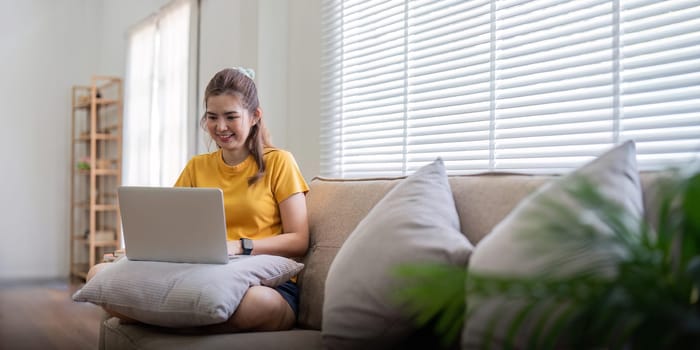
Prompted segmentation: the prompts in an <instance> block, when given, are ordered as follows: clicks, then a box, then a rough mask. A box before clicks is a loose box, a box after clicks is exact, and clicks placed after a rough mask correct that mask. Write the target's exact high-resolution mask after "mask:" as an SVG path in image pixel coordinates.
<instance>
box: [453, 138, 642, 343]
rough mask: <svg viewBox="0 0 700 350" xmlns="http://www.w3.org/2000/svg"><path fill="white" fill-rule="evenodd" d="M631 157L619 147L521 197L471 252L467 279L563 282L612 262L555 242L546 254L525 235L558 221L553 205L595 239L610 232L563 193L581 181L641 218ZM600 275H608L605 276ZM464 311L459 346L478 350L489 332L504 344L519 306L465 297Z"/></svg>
mask: <svg viewBox="0 0 700 350" xmlns="http://www.w3.org/2000/svg"><path fill="white" fill-rule="evenodd" d="M635 157H636V155H635V147H634V144H633V143H632V142H626V143H623V144H621V145H619V146H617V147H614V148H613V149H612V150H610V151H608V152H606V153H605V154H603V155H601V156H600V157H599V158H597V159H595V160H594V161H592V162H590V163H588V164H587V165H585V166H583V167H581V168H580V169H578V170H576V171H575V172H573V173H571V174H569V175H567V176H565V177H562V178H560V179H558V180H555V181H552V182H550V183H548V184H546V185H544V186H542V187H541V188H540V189H539V190H537V191H536V192H535V193H533V194H531V195H530V196H528V197H526V198H525V199H524V200H523V201H522V202H521V203H520V204H519V205H518V206H517V207H516V208H515V209H514V210H513V211H512V212H511V213H510V214H509V215H508V216H507V217H506V218H505V219H504V220H503V221H502V222H500V223H499V224H498V225H496V227H494V229H493V230H492V231H491V233H490V234H489V235H488V236H486V237H485V238H484V239H483V240H482V241H481V242H480V243H479V244H478V245H477V246H476V248H475V249H474V254H473V256H472V258H471V261H470V263H469V273H475V274H481V275H484V274H489V275H498V276H505V277H508V276H520V277H524V276H529V277H535V276H537V275H538V274H540V273H543V272H545V271H551V270H552V267H554V266H556V267H557V270H556V272H557V273H558V274H559V275H560V276H562V275H568V274H570V273H573V272H575V271H578V270H580V269H581V268H584V267H585V268H591V266H592V265H591V263H592V262H594V261H600V260H598V259H603V258H607V257H610V256H614V255H611V254H615V252H614V251H611V250H610V249H606V247H598V248H596V250H587V251H585V253H581V252H580V251H576V250H574V249H576V247H571V246H570V245H565V243H561V242H559V241H556V242H551V245H552V246H550V245H548V246H547V249H533V246H534V245H533V244H532V241H529V240H528V237H532V236H528V235H532V233H536V232H543V231H546V230H548V227H549V226H548V225H550V224H551V223H553V222H560V220H561V217H560V216H558V215H559V213H557V212H556V211H554V210H552V203H556V205H557V206H558V207H561V208H566V209H567V210H569V211H571V212H573V213H580V215H581V216H580V218H579V220H585V223H582V224H585V225H588V226H587V227H589V226H590V227H594V228H595V229H596V233H597V234H606V232H609V228H608V227H606V225H605V224H604V223H603V222H602V221H601V220H600V219H599V218H598V217H596V216H595V215H587V214H586V210H585V209H584V208H583V207H582V206H581V204H580V202H578V201H577V200H576V199H575V198H573V196H572V194H571V193H570V192H568V188H570V187H571V186H574V185H576V184H577V183H579V181H580V179H581V178H583V179H585V180H586V181H588V182H589V183H590V184H592V185H593V186H595V187H596V188H597V189H598V190H599V191H600V192H601V194H602V195H603V196H604V197H605V198H606V199H608V200H610V201H612V202H614V203H617V204H619V205H620V206H621V207H622V208H623V209H624V211H625V212H626V213H627V214H629V215H630V216H631V217H633V218H636V219H640V218H642V216H643V210H644V209H643V201H642V192H641V185H640V180H639V173H638V172H637V166H636V158H635ZM577 224H578V223H577V222H575V221H574V222H571V223H570V225H572V227H573V225H577ZM562 256H567V257H568V262H569V263H567V264H566V265H558V264H556V263H555V262H559V261H561V260H560V259H561V257H562ZM599 271H600V272H601V273H611V271H608V270H599ZM467 283H469V280H468V282H467ZM467 305H468V307H467V311H468V318H467V320H466V323H465V328H464V332H463V334H462V345H463V348H465V349H470V348H477V347H480V346H481V341H483V339H484V335H485V334H487V332H489V331H493V332H494V333H492V339H499V340H501V339H504V337H505V336H506V334H507V333H506V332H507V326H506V324H508V323H509V322H511V321H512V320H513V318H514V317H515V315H513V314H512V313H513V312H510V313H509V310H513V309H514V308H513V306H516V305H519V304H518V301H515V300H505V299H504V298H503V297H499V296H492V297H478V296H471V295H467ZM552 310H556V308H555V309H552ZM550 311H551V310H550ZM494 315H497V320H498V322H497V323H491V321H492V320H494V321H495V320H496V318H494ZM525 322H527V321H525ZM491 327H493V329H490V328H491ZM525 332H527V331H525ZM527 338H529V334H527V333H525V334H519V338H518V339H527ZM501 345H502V344H500V345H496V347H499V346H501Z"/></svg>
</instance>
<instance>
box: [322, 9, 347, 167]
mask: <svg viewBox="0 0 700 350" xmlns="http://www.w3.org/2000/svg"><path fill="white" fill-rule="evenodd" d="M321 6H322V7H321V14H322V16H321V21H322V22H321V27H322V33H321V41H322V43H321V50H322V51H321V135H320V146H321V152H320V153H321V175H323V176H340V174H341V170H342V168H341V160H342V153H341V149H342V143H341V140H342V139H341V132H342V129H341V125H342V124H341V121H342V119H341V117H342V114H341V106H342V101H343V100H342V87H343V85H342V81H343V70H342V65H341V63H342V57H343V46H342V43H343V35H342V34H343V33H342V25H343V8H342V4H341V1H340V0H326V1H323V3H322V4H321Z"/></svg>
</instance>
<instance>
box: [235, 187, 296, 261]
mask: <svg viewBox="0 0 700 350" xmlns="http://www.w3.org/2000/svg"><path fill="white" fill-rule="evenodd" d="M279 208H280V216H281V218H282V233H281V234H279V235H277V236H274V237H267V238H262V239H256V240H254V241H253V252H252V254H271V255H279V256H284V257H288V258H292V257H299V256H304V255H305V254H306V250H307V249H308V248H309V221H308V217H307V215H306V197H305V196H304V193H302V192H298V193H295V194H293V195H291V196H289V197H288V198H287V199H285V200H283V201H282V202H280V203H279ZM230 243H233V244H235V245H237V247H235V248H234V251H237V252H242V249H241V248H240V241H232V242H230ZM229 251H230V250H229Z"/></svg>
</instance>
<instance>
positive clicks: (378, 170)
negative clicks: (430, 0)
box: [341, 0, 406, 177]
mask: <svg viewBox="0 0 700 350" xmlns="http://www.w3.org/2000/svg"><path fill="white" fill-rule="evenodd" d="M342 6H343V8H342V11H343V25H342V45H343V49H342V51H343V52H342V64H341V69H342V71H343V73H342V83H341V84H342V93H341V99H342V108H341V115H342V123H341V142H342V149H341V154H342V158H341V175H342V176H344V177H364V176H398V175H402V174H403V166H404V165H403V162H404V148H403V144H404V116H405V114H404V109H405V104H404V95H405V94H404V93H405V88H404V85H405V75H406V71H405V68H406V61H405V51H406V47H405V38H404V32H405V21H404V16H405V13H404V7H405V3H404V1H396V0H393V1H367V0H356V1H342Z"/></svg>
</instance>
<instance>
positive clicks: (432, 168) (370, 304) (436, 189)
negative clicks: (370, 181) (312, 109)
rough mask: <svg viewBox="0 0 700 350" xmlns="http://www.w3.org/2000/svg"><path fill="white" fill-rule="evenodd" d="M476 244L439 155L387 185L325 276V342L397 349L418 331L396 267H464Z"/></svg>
mask: <svg viewBox="0 0 700 350" xmlns="http://www.w3.org/2000/svg"><path fill="white" fill-rule="evenodd" d="M471 249H472V245H471V243H470V242H469V241H468V240H467V238H466V237H465V236H464V235H463V234H462V233H461V232H460V229H459V217H458V216H457V210H456V209H455V205H454V199H453V197H452V192H451V190H450V186H449V183H448V181H447V175H446V173H445V168H444V165H443V163H442V160H439V159H438V160H436V161H435V162H433V163H431V164H429V165H426V166H425V167H423V168H421V169H420V170H418V171H417V172H416V173H414V174H413V175H411V176H409V177H407V178H406V179H404V180H403V181H401V182H400V183H399V184H397V185H396V187H394V188H393V189H392V190H391V191H389V193H387V194H386V196H384V198H382V200H381V201H379V202H378V203H377V204H376V206H375V207H374V208H372V210H371V211H370V212H369V213H368V214H367V216H366V217H365V218H364V219H363V220H362V221H361V222H360V223H359V224H358V225H357V227H356V228H355V230H354V231H353V232H352V233H351V234H350V236H349V237H348V239H347V240H346V241H345V243H344V244H343V245H342V247H341V248H340V250H339V251H338V254H337V256H336V257H335V259H334V260H333V262H332V263H331V267H330V270H329V272H328V277H327V279H326V286H325V301H324V304H323V323H322V328H321V335H322V339H323V344H324V346H325V347H326V348H328V349H368V348H372V349H378V348H393V347H395V346H396V345H397V344H399V342H401V341H402V340H404V339H405V338H406V337H407V336H409V335H411V334H412V333H413V332H415V330H416V329H415V326H414V323H413V322H412V321H411V320H410V318H409V315H407V314H405V313H404V312H403V311H404V310H402V309H401V307H400V306H399V305H397V303H395V300H394V299H393V293H394V292H395V290H396V289H397V288H401V283H402V282H401V281H400V280H397V279H395V278H394V270H395V268H396V267H397V266H398V265H401V264H406V263H419V262H432V263H445V264H453V265H458V266H466V264H467V261H468V259H469V255H470V252H471Z"/></svg>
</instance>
